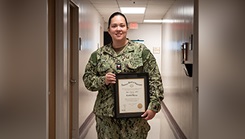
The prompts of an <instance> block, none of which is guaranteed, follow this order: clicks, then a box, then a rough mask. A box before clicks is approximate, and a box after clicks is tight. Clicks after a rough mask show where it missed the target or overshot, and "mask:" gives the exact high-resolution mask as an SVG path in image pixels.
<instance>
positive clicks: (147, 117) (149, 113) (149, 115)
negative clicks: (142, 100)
mask: <svg viewBox="0 0 245 139" xmlns="http://www.w3.org/2000/svg"><path fill="white" fill-rule="evenodd" d="M155 115H156V112H154V111H152V110H146V111H145V113H144V114H142V115H141V117H142V118H145V120H151V119H152V118H154V117H155Z"/></svg>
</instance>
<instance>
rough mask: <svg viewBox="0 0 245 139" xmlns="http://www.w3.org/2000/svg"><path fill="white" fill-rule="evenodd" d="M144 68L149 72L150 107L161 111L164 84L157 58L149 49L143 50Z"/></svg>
mask: <svg viewBox="0 0 245 139" xmlns="http://www.w3.org/2000/svg"><path fill="white" fill-rule="evenodd" d="M142 56H143V64H144V65H143V68H144V71H145V72H148V73H149V87H150V103H149V106H148V109H150V110H153V111H155V112H159V111H160V109H161V101H162V100H163V98H164V96H163V84H162V78H161V75H160V71H159V68H158V66H157V63H156V59H155V57H154V56H153V54H152V53H151V52H150V50H149V49H147V48H146V49H144V50H143V55H142Z"/></svg>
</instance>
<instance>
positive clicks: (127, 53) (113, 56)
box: [83, 41, 163, 117]
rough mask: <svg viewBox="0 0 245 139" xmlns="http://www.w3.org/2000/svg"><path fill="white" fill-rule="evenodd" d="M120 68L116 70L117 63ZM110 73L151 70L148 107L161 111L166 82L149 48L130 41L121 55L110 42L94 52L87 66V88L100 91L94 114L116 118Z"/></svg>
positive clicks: (85, 79) (85, 80)
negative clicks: (108, 79)
mask: <svg viewBox="0 0 245 139" xmlns="http://www.w3.org/2000/svg"><path fill="white" fill-rule="evenodd" d="M118 63H120V64H121V69H117V68H116V66H117V64H118ZM108 72H112V73H120V72H127V73H128V72H136V73H140V72H148V73H149V92H150V103H149V106H148V109H150V110H153V111H155V112H158V111H159V110H160V109H161V105H160V102H161V101H162V100H163V85H162V79H161V75H160V72H159V69H158V66H157V63H156V59H155V58H154V56H153V54H152V53H151V52H150V50H149V49H148V48H147V47H146V46H145V45H144V44H141V43H136V42H132V41H129V42H128V44H127V45H126V46H125V48H124V49H123V50H122V51H121V52H119V53H118V54H117V53H116V52H115V51H114V49H113V48H112V45H111V44H107V45H105V46H103V47H101V48H99V49H97V50H96V51H95V52H93V53H92V54H91V57H90V59H89V61H88V64H87V65H86V68H85V73H84V75H83V80H84V84H85V86H86V88H87V89H88V90H91V91H98V95H97V98H96V101H95V105H94V110H93V111H94V113H95V114H96V115H99V116H109V117H114V91H113V85H108V86H107V85H106V84H105V74H106V73H108Z"/></svg>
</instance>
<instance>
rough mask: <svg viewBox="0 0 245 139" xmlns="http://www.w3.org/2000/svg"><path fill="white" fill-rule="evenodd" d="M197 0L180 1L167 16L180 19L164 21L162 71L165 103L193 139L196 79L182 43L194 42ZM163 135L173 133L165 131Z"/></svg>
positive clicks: (190, 53)
mask: <svg viewBox="0 0 245 139" xmlns="http://www.w3.org/2000/svg"><path fill="white" fill-rule="evenodd" d="M193 7H194V3H193V1H192V0H185V1H176V2H175V3H174V5H173V6H172V7H171V9H170V10H169V11H168V13H167V14H166V16H165V17H164V19H173V20H175V21H179V22H176V23H164V24H162V33H163V35H162V41H163V42H162V74H163V82H164V88H165V99H164V102H165V103H166V106H167V107H168V109H169V110H170V112H171V114H172V115H173V117H174V119H175V120H176V122H177V123H178V125H179V126H180V128H181V129H182V131H183V132H184V134H185V135H186V137H187V138H192V134H193V133H192V122H193V117H192V113H193V109H192V105H193V102H192V97H193V96H192V94H193V89H192V88H193V78H196V77H191V78H190V77H187V76H186V75H185V72H184V70H183V64H182V59H181V56H182V54H181V44H182V43H183V42H189V43H190V36H191V34H193V13H194V8H193ZM187 62H188V63H193V50H189V51H188V61H187ZM162 134H169V133H166V132H164V131H162Z"/></svg>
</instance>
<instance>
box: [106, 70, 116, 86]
mask: <svg viewBox="0 0 245 139" xmlns="http://www.w3.org/2000/svg"><path fill="white" fill-rule="evenodd" d="M110 83H111V84H115V83H116V75H115V74H113V73H111V72H108V73H106V75H105V84H106V85H109V84H110Z"/></svg>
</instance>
